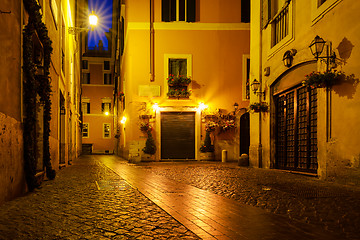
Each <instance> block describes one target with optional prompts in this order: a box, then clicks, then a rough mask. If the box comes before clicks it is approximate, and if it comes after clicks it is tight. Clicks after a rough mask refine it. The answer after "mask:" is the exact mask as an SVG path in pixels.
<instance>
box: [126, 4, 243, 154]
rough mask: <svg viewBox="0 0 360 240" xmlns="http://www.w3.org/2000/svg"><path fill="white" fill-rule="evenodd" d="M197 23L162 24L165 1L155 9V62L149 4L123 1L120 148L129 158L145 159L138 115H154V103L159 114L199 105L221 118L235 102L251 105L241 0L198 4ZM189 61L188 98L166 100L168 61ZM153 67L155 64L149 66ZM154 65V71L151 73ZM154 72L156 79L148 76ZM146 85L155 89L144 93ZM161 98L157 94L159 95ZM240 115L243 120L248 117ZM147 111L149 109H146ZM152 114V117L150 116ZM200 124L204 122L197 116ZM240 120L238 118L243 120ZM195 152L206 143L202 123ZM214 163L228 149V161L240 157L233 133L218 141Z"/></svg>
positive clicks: (157, 130) (155, 122) (155, 132)
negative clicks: (247, 92) (123, 120)
mask: <svg viewBox="0 0 360 240" xmlns="http://www.w3.org/2000/svg"><path fill="white" fill-rule="evenodd" d="M197 4H198V5H197V7H196V14H197V16H196V21H195V22H191V23H187V22H163V21H161V12H162V10H161V1H160V0H156V1H154V4H153V19H154V22H153V28H154V42H153V46H152V47H153V51H154V54H153V57H151V49H150V23H149V19H150V8H149V1H145V0H141V1H125V4H124V5H123V6H124V9H123V11H124V19H125V34H126V35H125V51H124V55H123V57H122V70H121V73H122V81H123V84H124V85H123V89H124V92H125V111H124V115H125V116H126V117H127V122H126V124H125V126H124V127H125V131H124V130H123V132H122V137H123V139H122V140H123V141H122V143H121V148H122V149H123V150H122V151H123V154H122V155H123V156H124V157H125V158H130V159H135V161H137V160H138V158H141V154H142V151H141V149H142V147H143V146H144V144H145V140H146V136H144V134H143V133H141V132H140V130H139V116H140V115H142V114H144V113H141V112H142V111H143V112H144V109H146V108H147V109H148V112H151V111H152V110H151V106H152V104H153V103H158V105H159V107H160V110H159V112H161V111H165V109H166V111H175V112H178V111H182V110H181V109H182V108H184V107H189V108H197V107H198V106H199V103H200V102H203V103H205V104H207V105H208V106H209V107H210V108H211V109H213V110H215V109H221V110H222V112H223V113H229V112H231V111H233V109H234V108H233V104H234V103H235V102H237V103H238V104H239V108H245V107H247V106H248V101H247V100H245V97H244V95H243V81H244V71H243V69H244V59H246V57H248V56H249V45H250V42H249V38H250V35H249V34H250V31H249V23H242V22H241V18H240V12H241V4H240V1H235V0H234V1H197ZM177 57H178V58H187V59H188V61H190V62H191V64H190V65H189V66H188V76H191V79H192V83H191V85H190V86H189V88H190V89H191V91H192V94H191V96H190V97H189V99H179V100H178V99H169V97H168V96H167V93H168V85H167V80H166V79H167V77H168V76H167V74H168V68H167V61H168V58H177ZM151 62H152V63H151ZM151 66H152V68H151ZM150 72H153V77H151V76H150V74H149V73H150ZM144 86H150V87H149V88H151V89H153V92H151V93H144V92H143V90H141V89H143V88H144ZM156 89H159V90H160V95H157V94H158V93H157V90H156ZM244 111H245V110H242V112H241V113H239V116H240V115H241V114H242V113H243V112H244ZM145 112H146V110H145ZM152 114H153V113H152ZM159 115H160V114H157V115H156V116H153V117H155V119H152V120H151V124H152V125H153V126H154V128H155V129H154V130H153V136H154V137H155V140H156V142H157V148H158V151H157V153H156V154H155V158H156V160H159V159H160V158H161V155H160V154H161V153H160V149H161V134H160V125H161V124H160V120H159V118H160V117H159ZM197 116H198V119H197V120H196V121H201V115H197ZM239 116H238V117H239ZM197 124H198V125H197V129H196V131H197V133H196V151H197V154H196V155H197V160H198V155H199V154H198V153H199V152H198V149H199V147H200V144H201V143H202V142H203V138H204V132H203V128H204V126H203V125H204V124H202V123H201V122H197ZM216 141H217V143H216V144H217V145H216V147H217V151H216V152H215V154H216V158H217V159H218V160H219V159H220V158H221V150H223V149H225V150H228V155H229V160H237V158H238V156H239V149H238V148H239V132H238V129H237V130H234V132H233V133H232V134H231V137H230V138H229V137H227V136H221V135H220V136H219V137H216Z"/></svg>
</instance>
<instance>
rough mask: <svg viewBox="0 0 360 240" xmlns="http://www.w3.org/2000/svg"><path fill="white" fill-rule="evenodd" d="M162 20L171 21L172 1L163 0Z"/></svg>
mask: <svg viewBox="0 0 360 240" xmlns="http://www.w3.org/2000/svg"><path fill="white" fill-rule="evenodd" d="M161 21H163V22H170V1H169V0H161Z"/></svg>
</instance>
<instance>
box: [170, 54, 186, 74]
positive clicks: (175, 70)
mask: <svg viewBox="0 0 360 240" xmlns="http://www.w3.org/2000/svg"><path fill="white" fill-rule="evenodd" d="M169 74H173V75H175V76H178V75H182V76H187V59H176V58H170V59H169Z"/></svg>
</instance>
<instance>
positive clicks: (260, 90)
mask: <svg viewBox="0 0 360 240" xmlns="http://www.w3.org/2000/svg"><path fill="white" fill-rule="evenodd" d="M260 11H263V2H262V1H260ZM262 30H263V29H262V20H261V22H260V33H259V37H260V42H259V82H260V87H259V92H262ZM264 96H265V95H264ZM261 97H262V95H261V94H260V95H259V102H260V103H261ZM261 128H262V127H261V111H260V112H259V147H258V158H259V166H258V167H259V168H262V142H261Z"/></svg>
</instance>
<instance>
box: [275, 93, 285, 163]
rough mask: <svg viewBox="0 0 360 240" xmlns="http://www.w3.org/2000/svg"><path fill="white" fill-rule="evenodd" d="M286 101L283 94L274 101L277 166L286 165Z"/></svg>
mask: <svg viewBox="0 0 360 240" xmlns="http://www.w3.org/2000/svg"><path fill="white" fill-rule="evenodd" d="M285 104H286V101H285V96H284V95H283V96H280V97H279V98H278V99H277V102H276V122H277V132H276V139H277V143H276V153H277V161H276V164H277V168H285V167H286V152H285V151H284V149H286V122H285V120H286V117H285V114H286V107H285Z"/></svg>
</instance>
